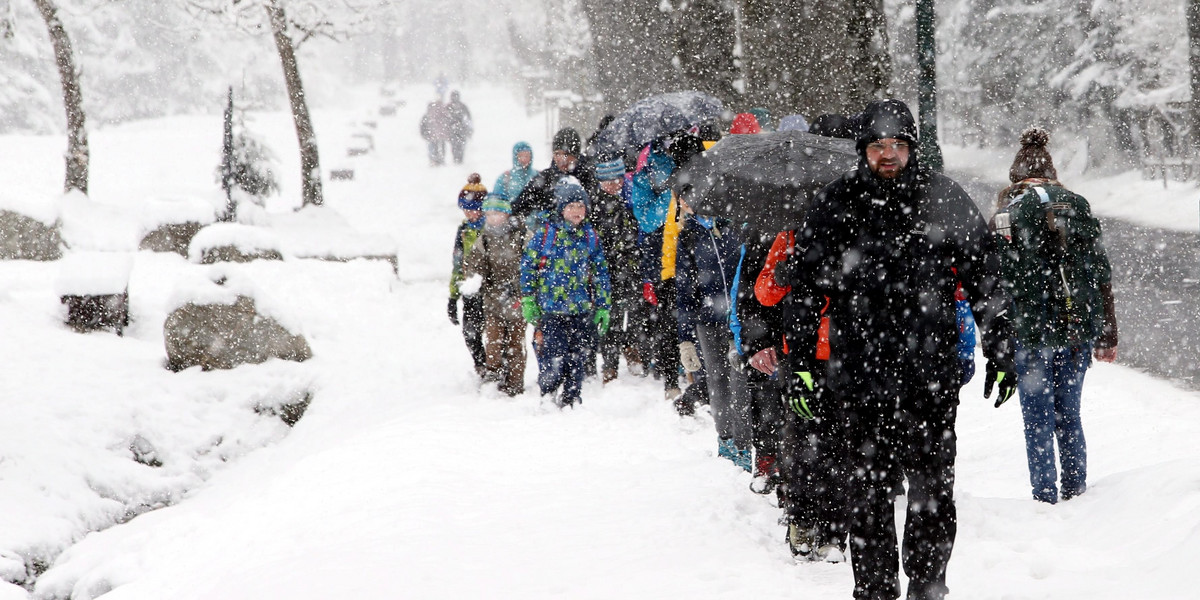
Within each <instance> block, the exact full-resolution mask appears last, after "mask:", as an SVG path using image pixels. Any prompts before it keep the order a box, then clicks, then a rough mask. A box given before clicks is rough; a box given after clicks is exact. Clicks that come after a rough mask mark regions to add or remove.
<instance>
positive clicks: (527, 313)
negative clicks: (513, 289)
mask: <svg viewBox="0 0 1200 600" xmlns="http://www.w3.org/2000/svg"><path fill="white" fill-rule="evenodd" d="M521 317H523V318H524V319H525V322H526V323H537V322H538V319H540V318H542V309H540V308H538V305H537V301H535V300H534V299H533V296H525V297H524V298H521Z"/></svg>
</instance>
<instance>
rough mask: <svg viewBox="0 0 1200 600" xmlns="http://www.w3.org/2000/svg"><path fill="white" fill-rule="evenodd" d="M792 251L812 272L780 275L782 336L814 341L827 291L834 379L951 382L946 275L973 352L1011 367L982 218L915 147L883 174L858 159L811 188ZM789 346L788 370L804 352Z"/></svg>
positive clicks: (951, 320) (954, 362)
mask: <svg viewBox="0 0 1200 600" xmlns="http://www.w3.org/2000/svg"><path fill="white" fill-rule="evenodd" d="M796 252H797V254H796V257H797V258H799V259H800V263H799V264H798V265H796V266H797V267H799V268H800V270H799V271H797V272H798V273H806V274H809V275H811V276H812V278H813V279H812V280H809V279H808V277H793V279H792V286H793V289H792V294H791V296H792V302H791V303H790V304H789V310H790V313H791V318H790V319H789V326H790V327H791V328H792V331H791V334H790V335H792V336H794V337H795V338H796V340H795V343H794V344H793V342H792V340H791V339H789V344H790V345H792V347H802V348H812V347H814V345H815V341H816V328H817V325H818V323H819V321H820V316H819V312H820V309H821V305H822V304H823V298H821V296H828V297H829V299H830V305H829V306H830V308H829V316H830V319H831V331H830V350H831V355H830V361H829V368H830V373H829V376H830V384H831V386H832V387H834V388H835V389H836V388H837V387H839V385H845V384H851V383H854V384H856V385H862V384H864V383H865V382H869V381H878V380H880V379H882V378H889V379H890V378H895V377H904V378H906V379H910V380H909V381H906V382H905V383H907V384H910V385H912V386H915V388H910V389H918V388H921V387H924V388H927V389H931V390H937V389H943V390H944V389H948V388H949V387H950V386H957V385H958V381H959V378H960V375H961V373H960V369H961V367H960V366H959V361H958V359H957V349H956V348H957V343H958V326H957V321H956V318H955V302H954V292H955V287H956V282H957V281H961V282H962V285H963V289H964V291H965V292H966V296H967V297H968V298H970V299H971V301H972V303H973V305H972V309H973V310H974V313H975V318H976V320H977V322H978V323H979V325H980V328H981V331H982V336H981V337H982V342H983V343H982V345H983V351H984V355H985V356H986V357H987V358H989V359H994V360H997V361H999V364H1000V366H1001V370H1008V371H1009V372H1011V349H1010V345H1011V343H1010V341H1009V339H1010V337H1011V331H1010V326H1009V324H1008V322H1007V315H1006V314H1005V313H1006V309H1007V307H1008V306H1009V303H1010V301H1009V298H1008V296H1007V294H1006V293H1005V291H1004V289H1003V288H1002V286H1000V285H999V255H998V253H997V251H996V248H995V242H994V240H993V238H992V236H990V235H989V232H988V226H987V223H986V222H985V221H984V219H983V217H982V216H981V215H980V214H979V210H978V209H977V208H976V207H975V204H974V202H972V201H971V198H970V197H969V196H968V195H967V193H966V192H965V191H963V189H962V188H961V187H959V186H958V184H956V183H955V182H954V181H952V180H951V179H949V178H947V177H945V176H943V175H941V174H939V173H934V172H932V171H928V170H926V169H924V168H923V167H922V166H920V165H919V164H918V163H917V161H916V157H914V160H913V161H912V162H911V163H910V164H909V166H908V168H906V169H905V170H904V171H903V172H902V173H901V175H900V177H898V178H896V179H894V180H883V179H880V178H878V177H877V176H875V175H874V174H873V173H872V172H871V171H870V170H869V168H868V167H867V165H866V161H865V159H860V164H859V166H858V168H857V169H854V170H851V171H849V172H847V173H846V174H844V175H843V176H842V177H841V178H839V179H838V180H836V181H834V182H832V183H830V184H829V185H828V186H826V187H825V188H824V189H823V190H821V192H819V193H818V194H817V196H816V197H815V198H814V200H813V202H812V205H811V206H810V208H809V213H808V216H807V218H806V220H805V224H804V226H803V227H802V228H801V229H800V230H799V231H798V232H797V235H796ZM952 268H953V269H957V271H958V273H957V276H956V275H955V273H954V272H953V271H951V269H952ZM789 358H790V360H792V361H793V371H798V370H812V368H811V367H812V365H811V363H809V362H808V361H810V360H811V358H810V357H809V355H808V353H796V352H793V353H791V354H790V355H789ZM894 383H895V382H893V381H885V382H883V385H884V386H894Z"/></svg>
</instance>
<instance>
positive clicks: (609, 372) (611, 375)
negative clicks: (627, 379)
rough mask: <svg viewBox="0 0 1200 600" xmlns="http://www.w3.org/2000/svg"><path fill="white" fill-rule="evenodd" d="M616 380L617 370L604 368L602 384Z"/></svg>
mask: <svg viewBox="0 0 1200 600" xmlns="http://www.w3.org/2000/svg"><path fill="white" fill-rule="evenodd" d="M616 379H617V370H616V369H614V368H612V367H605V369H604V378H603V381H604V383H608V382H610V381H615V380H616Z"/></svg>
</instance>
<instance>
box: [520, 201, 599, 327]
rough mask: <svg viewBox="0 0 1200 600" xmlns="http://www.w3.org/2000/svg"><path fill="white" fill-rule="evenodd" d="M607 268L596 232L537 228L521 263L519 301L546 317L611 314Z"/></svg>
mask: <svg viewBox="0 0 1200 600" xmlns="http://www.w3.org/2000/svg"><path fill="white" fill-rule="evenodd" d="M611 291H612V287H611V284H610V282H609V278H608V262H607V261H606V260H605V259H604V250H603V248H602V247H601V246H600V238H599V236H597V235H596V230H595V229H593V228H592V226H591V224H589V223H587V222H586V221H585V222H583V223H581V224H580V225H579V226H578V227H572V226H571V225H569V224H567V223H565V222H563V221H559V220H551V221H546V222H544V223H542V224H541V225H540V226H539V227H538V229H537V230H536V231H534V232H533V235H531V236H530V238H529V241H528V242H527V243H526V245H525V254H524V255H523V256H522V257H521V296H522V297H525V296H533V297H534V298H535V299H536V301H537V304H538V306H539V307H541V309H542V312H544V313H547V314H563V315H581V314H589V313H591V312H593V311H594V310H595V309H597V308H603V309H606V310H611V309H612V297H611Z"/></svg>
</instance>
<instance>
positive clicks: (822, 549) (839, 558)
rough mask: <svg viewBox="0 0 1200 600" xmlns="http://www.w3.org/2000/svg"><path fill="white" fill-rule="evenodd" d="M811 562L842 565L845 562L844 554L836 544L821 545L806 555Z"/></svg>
mask: <svg viewBox="0 0 1200 600" xmlns="http://www.w3.org/2000/svg"><path fill="white" fill-rule="evenodd" d="M808 560H811V561H813V562H827V563H842V562H846V553H845V552H843V551H842V547H841V546H839V545H837V544H822V545H820V546H818V547H817V549H816V550H813V551H812V552H811V553H810V554H809V555H808Z"/></svg>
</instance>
